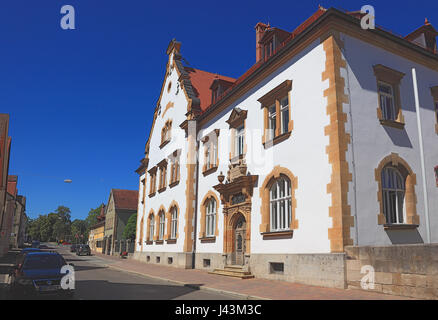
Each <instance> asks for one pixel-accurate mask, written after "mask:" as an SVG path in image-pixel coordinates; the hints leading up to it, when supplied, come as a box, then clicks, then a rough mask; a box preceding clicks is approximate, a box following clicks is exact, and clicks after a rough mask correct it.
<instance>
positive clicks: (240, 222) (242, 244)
mask: <svg viewBox="0 0 438 320" xmlns="http://www.w3.org/2000/svg"><path fill="white" fill-rule="evenodd" d="M224 178H225V177H224V175H223V174H222V172H221V174H220V175H219V176H218V180H219V184H217V185H215V186H214V189H215V190H216V191H218V192H219V194H220V198H221V203H222V205H223V213H224V252H223V256H224V264H225V265H243V266H244V267H245V268H248V261H249V254H250V252H251V251H250V249H251V248H250V238H251V199H252V195H253V189H254V187H255V185H256V184H257V181H258V176H257V175H249V174H247V167H246V164H245V161H244V160H243V159H240V160H239V161H237V162H235V163H231V164H230V165H229V171H228V173H227V181H226V182H225V183H223V181H224Z"/></svg>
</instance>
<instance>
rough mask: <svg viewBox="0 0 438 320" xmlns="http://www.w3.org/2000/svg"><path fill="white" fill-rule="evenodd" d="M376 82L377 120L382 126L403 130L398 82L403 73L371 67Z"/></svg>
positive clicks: (381, 67)
mask: <svg viewBox="0 0 438 320" xmlns="http://www.w3.org/2000/svg"><path fill="white" fill-rule="evenodd" d="M373 70H374V75H375V76H376V80H377V96H378V103H379V105H378V107H377V118H378V119H379V121H380V123H381V124H382V125H384V126H390V127H394V128H398V129H403V128H404V125H405V120H404V116H403V113H402V105H401V98H400V82H401V80H402V79H403V77H404V75H405V74H404V73H402V72H399V71H397V70H394V69H391V68H389V67H386V66H384V65H381V64H377V65H374V66H373Z"/></svg>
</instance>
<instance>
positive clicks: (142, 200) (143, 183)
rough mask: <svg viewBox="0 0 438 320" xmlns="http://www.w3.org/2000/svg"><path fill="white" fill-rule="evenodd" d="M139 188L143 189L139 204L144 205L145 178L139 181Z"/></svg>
mask: <svg viewBox="0 0 438 320" xmlns="http://www.w3.org/2000/svg"><path fill="white" fill-rule="evenodd" d="M141 187H142V189H143V192H142V196H141V203H144V200H145V197H146V178H143V179H141Z"/></svg>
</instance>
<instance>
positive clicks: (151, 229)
mask: <svg viewBox="0 0 438 320" xmlns="http://www.w3.org/2000/svg"><path fill="white" fill-rule="evenodd" d="M154 225H155V219H154V215H153V214H151V215H150V216H149V241H152V240H153V239H154Z"/></svg>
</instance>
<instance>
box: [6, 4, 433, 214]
mask: <svg viewBox="0 0 438 320" xmlns="http://www.w3.org/2000/svg"><path fill="white" fill-rule="evenodd" d="M400 3H402V2H400V1H384V2H383V1H378V2H377V1H352V0H350V1H333V0H332V1H324V0H318V1H274V0H271V1H268V2H267V1H251V2H247V1H246V2H238V1H220V2H216V1H199V2H196V1H189V0H187V1H171V0H168V1H154V2H150V1H144V0H123V1H122V0H119V1H115V0H105V1H103V0H100V1H98V0H56V1H54V0H41V1H30V0H27V1H22V0H2V1H1V4H0V39H1V40H0V41H1V46H0V112H1V113H9V115H10V131H9V135H10V136H11V137H12V150H11V162H10V172H9V173H10V174H17V175H18V176H19V185H18V187H19V193H20V194H23V195H25V196H26V197H27V201H28V202H27V214H28V215H29V216H30V217H32V218H34V217H37V216H38V214H45V213H48V212H51V211H53V210H55V209H56V207H57V206H58V205H65V206H68V207H69V208H70V209H71V210H72V218H73V219H75V218H79V219H82V218H85V217H86V215H87V213H88V211H89V210H90V209H91V208H95V207H97V206H99V204H100V203H102V202H104V203H106V202H107V200H108V196H109V192H110V190H111V188H117V189H137V188H138V176H137V174H136V173H135V172H134V170H135V169H136V168H137V167H138V165H139V160H140V159H141V158H142V157H143V152H144V146H145V142H146V139H147V135H148V132H149V129H150V126H151V121H152V117H153V110H154V107H155V104H156V101H157V99H158V97H159V93H160V89H161V84H162V80H163V76H164V68H165V65H166V62H167V56H166V54H165V50H166V48H167V45H168V43H169V41H170V40H171V39H172V38H176V39H177V40H179V41H181V42H182V47H181V50H182V54H183V57H184V58H185V59H186V60H187V61H188V62H189V63H190V65H191V66H193V67H196V68H199V69H203V70H206V71H210V72H217V73H220V74H223V75H227V76H231V77H235V78H237V77H238V76H239V75H241V74H242V73H243V72H245V70H246V69H248V68H249V67H250V66H251V65H252V64H253V63H254V62H255V31H254V26H255V25H256V23H257V22H259V21H261V22H269V23H270V24H271V25H272V26H276V27H279V28H283V29H285V30H288V31H292V30H293V29H294V28H295V27H297V26H298V25H299V24H300V23H301V22H303V21H304V20H305V19H307V18H308V17H309V16H310V15H311V14H312V13H313V12H315V11H316V9H317V6H318V4H321V5H323V6H324V7H326V8H328V7H336V8H344V9H348V10H359V9H360V8H361V6H362V5H365V4H371V5H373V6H374V7H375V10H376V23H377V24H379V25H382V26H384V27H385V28H387V29H390V30H392V31H394V32H396V33H398V34H402V35H406V34H407V33H409V32H410V31H412V30H414V29H416V28H417V27H419V26H420V25H422V24H423V22H424V18H425V17H428V18H429V20H430V21H431V23H432V24H434V25H435V26H436V27H438V13H437V12H438V2H432V1H415V3H413V2H412V3H409V4H408V3H407V4H406V5H403V6H401V5H400ZM66 4H69V5H73V6H74V8H75V11H76V29H75V30H63V29H61V27H60V19H61V17H62V15H61V13H60V9H61V7H62V6H63V5H66ZM66 178H70V179H72V180H73V183H71V184H66V183H64V182H63V180H64V179H66Z"/></svg>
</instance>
